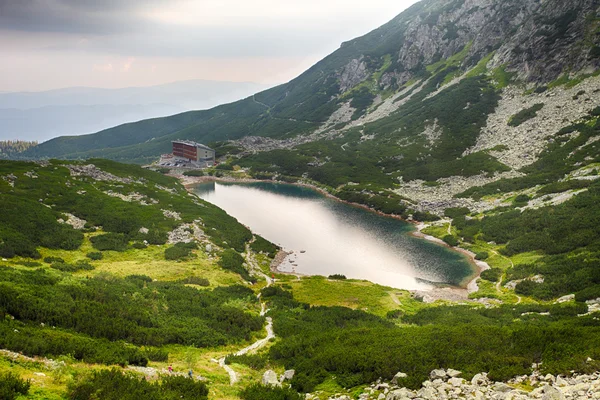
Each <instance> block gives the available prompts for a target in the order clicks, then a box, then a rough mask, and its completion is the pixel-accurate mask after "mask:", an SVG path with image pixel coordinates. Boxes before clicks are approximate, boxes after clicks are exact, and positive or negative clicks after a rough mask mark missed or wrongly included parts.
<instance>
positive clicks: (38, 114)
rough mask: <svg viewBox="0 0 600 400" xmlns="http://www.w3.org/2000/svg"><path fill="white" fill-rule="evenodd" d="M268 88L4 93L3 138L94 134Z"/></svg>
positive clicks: (173, 86) (205, 85)
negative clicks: (109, 128) (124, 124)
mask: <svg viewBox="0 0 600 400" xmlns="http://www.w3.org/2000/svg"><path fill="white" fill-rule="evenodd" d="M266 87H267V86H266V85H262V84H257V83H250V82H219V81H205V80H192V81H180V82H173V83H169V84H165V85H157V86H150V87H131V88H121V89H99V88H86V87H74V88H65V89H57V90H49V91H44V92H15V93H6V92H4V93H1V92H0V139H10V140H15V139H20V140H38V141H45V140H49V139H51V138H54V137H57V136H64V135H81V134H85V133H92V132H97V131H99V130H102V129H106V128H108V127H112V126H116V125H120V124H123V123H126V122H132V121H139V120H143V119H148V118H154V117H164V116H167V115H172V114H176V113H181V112H184V111H189V110H202V109H207V108H211V107H214V106H216V105H218V104H223V103H228V102H231V101H235V100H239V99H241V98H244V97H247V96H249V95H251V94H253V93H255V92H258V91H260V90H263V89H265V88H266Z"/></svg>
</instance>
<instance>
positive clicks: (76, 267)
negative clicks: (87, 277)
mask: <svg viewBox="0 0 600 400" xmlns="http://www.w3.org/2000/svg"><path fill="white" fill-rule="evenodd" d="M50 268H53V269H57V270H59V271H62V272H77V271H92V270H93V269H94V266H93V265H91V264H90V263H88V262H86V261H77V262H76V263H75V264H68V263H61V262H55V263H52V264H51V265H50Z"/></svg>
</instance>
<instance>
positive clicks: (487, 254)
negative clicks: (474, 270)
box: [475, 251, 490, 261]
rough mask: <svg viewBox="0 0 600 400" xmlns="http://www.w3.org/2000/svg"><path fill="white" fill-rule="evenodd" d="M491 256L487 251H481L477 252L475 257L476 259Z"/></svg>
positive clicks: (484, 258)
mask: <svg viewBox="0 0 600 400" xmlns="http://www.w3.org/2000/svg"><path fill="white" fill-rule="evenodd" d="M489 257H490V254H489V253H488V252H487V251H480V252H479V253H477V254H475V259H476V260H482V261H483V260H487V259H488V258H489Z"/></svg>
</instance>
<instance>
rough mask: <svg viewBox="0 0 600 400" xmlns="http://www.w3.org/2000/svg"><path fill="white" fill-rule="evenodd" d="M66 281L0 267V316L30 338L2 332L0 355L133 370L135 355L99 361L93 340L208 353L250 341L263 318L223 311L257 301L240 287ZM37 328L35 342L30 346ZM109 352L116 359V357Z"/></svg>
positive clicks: (144, 280)
mask: <svg viewBox="0 0 600 400" xmlns="http://www.w3.org/2000/svg"><path fill="white" fill-rule="evenodd" d="M72 279H73V278H72V277H71V276H70V275H66V274H65V275H61V274H58V273H55V272H52V271H48V269H38V270H17V269H14V268H10V267H0V316H2V315H4V314H8V315H11V316H13V317H14V318H15V321H21V322H22V323H25V324H31V326H29V325H26V326H24V327H22V328H21V327H14V328H13V329H17V330H19V331H21V330H27V331H31V332H33V333H29V334H23V333H19V334H17V333H14V332H13V333H11V332H12V329H8V327H7V330H6V332H7V333H6V335H3V334H0V348H2V347H3V348H11V349H12V348H14V347H23V348H26V349H28V350H29V351H31V352H35V351H37V350H36V349H39V351H40V352H43V353H44V354H45V353H51V354H80V353H81V354H82V355H81V357H83V356H84V355H85V357H88V358H92V359H98V358H99V359H115V361H119V362H121V361H123V362H129V363H133V362H134V361H133V360H132V359H131V358H132V357H133V358H135V357H137V356H135V357H134V355H135V354H134V355H127V356H121V355H119V356H112V355H110V354H108V355H106V356H103V355H98V353H97V352H96V351H100V350H99V349H101V348H105V347H106V346H105V345H104V344H103V345H102V346H100V345H98V346H96V348H94V346H95V344H94V343H95V342H94V341H92V339H105V340H107V341H115V342H117V341H120V340H123V341H127V342H128V343H132V344H134V345H137V346H153V347H157V346H163V345H166V344H181V345H188V346H197V347H210V346H220V345H225V344H231V343H238V342H240V341H243V340H250V339H251V337H252V333H253V332H255V331H259V330H261V329H262V328H263V322H264V318H262V317H259V316H256V315H252V314H250V313H248V312H245V311H244V310H242V309H238V308H235V307H232V306H229V305H228V303H231V302H232V301H233V302H235V301H242V302H247V303H253V302H256V301H257V300H256V297H255V296H254V294H253V292H252V290H251V289H249V288H246V287H243V286H229V287H219V288H215V289H213V290H206V289H204V290H198V289H196V288H192V287H187V286H185V285H184V284H182V283H178V282H154V281H152V279H151V278H149V277H145V276H129V277H127V278H125V279H121V278H117V277H113V276H110V275H106V276H105V275H102V276H96V277H92V278H88V279H81V280H79V281H77V282H73V280H72ZM15 323H16V322H15ZM41 324H45V325H52V326H56V327H57V328H61V329H65V330H72V331H73V332H76V333H78V334H81V335H88V336H90V337H91V338H88V339H89V340H88V341H85V340H84V339H83V338H82V337H80V336H78V337H70V336H69V337H65V338H63V339H62V340H61V338H60V337H58V336H56V335H58V333H56V334H53V333H52V332H54V331H51V330H50V331H48V330H43V329H42V327H41ZM28 326H29V328H28ZM34 328H35V329H34ZM36 329H40V331H39V332H40V333H39V334H40V335H42V336H41V337H40V338H39V340H38V339H36V340H35V341H34V342H30V340H33V339H30V338H31V337H35V334H36V333H35V332H37V331H36ZM46 336H48V337H47V338H46ZM8 338H10V339H8ZM42 338H44V339H42ZM2 340H6V341H7V342H2ZM69 343H71V344H69ZM107 343H110V342H107ZM69 346H72V347H69ZM111 349H112V350H110V352H111V353H115V354H116V353H119V352H121V351H122V350H119V349H120V348H114V349H113V348H112V347H111ZM18 350H19V351H20V350H21V349H20V348H19V349H18ZM117 350H118V351H117ZM88 351H90V352H91V353H87V352H88ZM107 351H108V350H107ZM123 351H125V350H123ZM127 351H129V350H127ZM132 351H133V350H132ZM119 354H120V353H119ZM115 363H116V362H115Z"/></svg>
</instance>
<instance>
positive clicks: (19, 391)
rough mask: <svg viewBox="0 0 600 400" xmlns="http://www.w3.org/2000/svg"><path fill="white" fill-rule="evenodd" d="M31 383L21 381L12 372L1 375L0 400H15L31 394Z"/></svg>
mask: <svg viewBox="0 0 600 400" xmlns="http://www.w3.org/2000/svg"><path fill="white" fill-rule="evenodd" d="M30 387H31V381H29V380H27V381H26V380H24V379H21V378H20V377H19V376H17V375H16V374H14V373H12V372H4V373H0V399H2V400H14V399H16V398H17V397H19V396H21V395H22V396H25V395H27V393H28V392H29V388H30Z"/></svg>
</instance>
